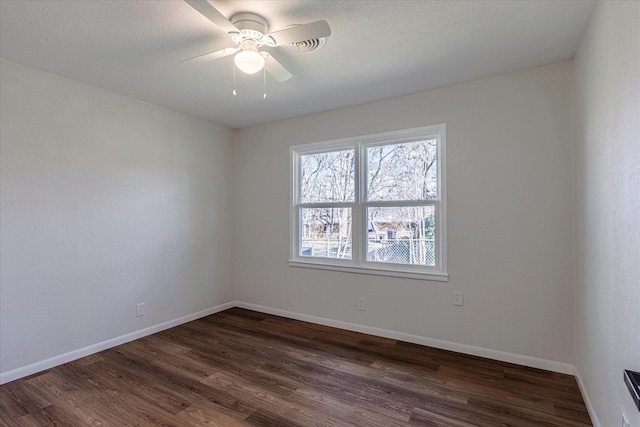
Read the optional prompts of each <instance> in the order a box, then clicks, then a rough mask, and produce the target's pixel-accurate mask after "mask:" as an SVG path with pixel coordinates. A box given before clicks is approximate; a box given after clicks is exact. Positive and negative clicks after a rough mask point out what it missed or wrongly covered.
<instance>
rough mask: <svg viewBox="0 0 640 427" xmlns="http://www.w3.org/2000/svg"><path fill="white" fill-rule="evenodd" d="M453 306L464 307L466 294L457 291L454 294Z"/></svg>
mask: <svg viewBox="0 0 640 427" xmlns="http://www.w3.org/2000/svg"><path fill="white" fill-rule="evenodd" d="M453 305H464V294H463V293H462V291H455V292H454V293H453Z"/></svg>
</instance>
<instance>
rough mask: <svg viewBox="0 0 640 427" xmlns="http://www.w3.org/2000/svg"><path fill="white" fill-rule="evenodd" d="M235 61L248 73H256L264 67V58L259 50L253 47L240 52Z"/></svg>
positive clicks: (241, 69)
mask: <svg viewBox="0 0 640 427" xmlns="http://www.w3.org/2000/svg"><path fill="white" fill-rule="evenodd" d="M233 62H234V63H235V64H236V67H238V69H239V70H240V71H242V72H244V73H247V74H255V73H257V72H258V71H260V70H262V69H263V68H264V58H263V57H262V55H260V53H259V52H258V51H257V50H252V49H247V50H243V51H241V52H238V53H237V54H236V56H235V57H234V58H233Z"/></svg>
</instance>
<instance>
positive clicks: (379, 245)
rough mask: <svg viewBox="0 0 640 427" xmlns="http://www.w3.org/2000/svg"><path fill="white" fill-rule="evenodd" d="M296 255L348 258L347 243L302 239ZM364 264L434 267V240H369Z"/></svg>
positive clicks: (348, 243)
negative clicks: (384, 263) (367, 262)
mask: <svg viewBox="0 0 640 427" xmlns="http://www.w3.org/2000/svg"><path fill="white" fill-rule="evenodd" d="M300 255H302V256H311V257H319V258H339V259H351V257H352V251H351V242H350V241H349V242H345V241H344V240H338V239H303V240H302V245H301V251H300ZM367 261H370V262H386V263H390V264H410V265H424V266H435V265H436V251H435V241H434V240H433V239H408V238H399V239H381V240H369V241H368V244H367Z"/></svg>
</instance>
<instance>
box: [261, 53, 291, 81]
mask: <svg viewBox="0 0 640 427" xmlns="http://www.w3.org/2000/svg"><path fill="white" fill-rule="evenodd" d="M263 55H264V69H265V70H266V71H267V73H269V74H271V75H272V76H273V78H274V79H276V80H277V81H279V82H284V81H286V80H289V79H290V78H291V77H293V74H291V73H290V72H289V71H287V69H286V68H284V67H283V66H282V64H281V63H279V62H278V61H276V59H275V58H274V57H273V56H271V55H269V54H268V53H267V52H263Z"/></svg>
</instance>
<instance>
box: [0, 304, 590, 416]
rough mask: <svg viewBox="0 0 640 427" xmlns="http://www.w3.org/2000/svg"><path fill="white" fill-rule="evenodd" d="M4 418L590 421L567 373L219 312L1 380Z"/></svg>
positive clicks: (0, 412) (244, 312) (282, 320)
mask: <svg viewBox="0 0 640 427" xmlns="http://www.w3.org/2000/svg"><path fill="white" fill-rule="evenodd" d="M0 424H2V425H7V426H43V425H58V426H76V425H101V426H222V427H233V426H278V427H289V426H367V427H369V426H385V427H386V426H456V427H457V426H491V427H493V426H518V427H521V426H523V427H526V426H590V425H591V422H590V420H589V415H588V414H587V410H586V407H585V404H584V402H583V400H582V397H581V395H580V392H579V390H578V387H577V385H576V381H575V379H574V378H573V377H572V376H569V375H562V374H557V373H553V372H548V371H543V370H539V369H532V368H526V367H522V366H518V365H512V364H509V363H503V362H496V361H493V360H488V359H483V358H479V357H473V356H466V355H463V354H459V353H454V352H449V351H443V350H437V349H433V348H429V347H423V346H419V345H415V344H409V343H405V342H400V341H395V340H391V339H386V338H379V337H374V336H370V335H364V334H358V333H355V332H348V331H343V330H340V329H333V328H328V327H325V326H319V325H314V324H311V323H305V322H300V321H295V320H290V319H285V318H281V317H276V316H271V315H266V314H262V313H256V312H252V311H248V310H242V309H231V310H227V311H224V312H222V313H218V314H215V315H212V316H208V317H205V318H203V319H200V320H196V321H194V322H190V323H187V324H184V325H181V326H178V327H176V328H172V329H168V330H166V331H163V332H160V333H157V334H155V335H152V336H149V337H145V338H142V339H139V340H136V341H133V342H130V343H127V344H124V345H121V346H118V347H115V348H112V349H109V350H106V351H103V352H101V353H98V354H95V355H92V356H89V357H85V358H83V359H79V360H76V361H74V362H71V363H67V364H65V365H62V366H58V367H56V368H53V369H50V370H48V371H45V372H41V373H39V374H36V375H32V376H31V377H28V378H23V379H21V380H18V381H13V382H11V383H8V384H5V385H3V386H0Z"/></svg>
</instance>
